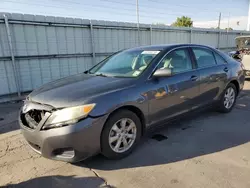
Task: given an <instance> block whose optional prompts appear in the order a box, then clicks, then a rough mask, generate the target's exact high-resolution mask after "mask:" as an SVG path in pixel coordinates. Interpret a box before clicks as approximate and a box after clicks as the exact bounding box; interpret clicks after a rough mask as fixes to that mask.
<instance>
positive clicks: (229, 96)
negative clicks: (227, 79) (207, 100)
mask: <svg viewBox="0 0 250 188" xmlns="http://www.w3.org/2000/svg"><path fill="white" fill-rule="evenodd" d="M234 101H235V91H234V89H233V88H232V87H229V88H227V90H226V93H225V96H224V106H225V108H227V109H230V108H231V107H232V106H233V104H234Z"/></svg>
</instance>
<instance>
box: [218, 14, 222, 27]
mask: <svg viewBox="0 0 250 188" xmlns="http://www.w3.org/2000/svg"><path fill="white" fill-rule="evenodd" d="M220 22H221V12H220V14H219V21H218V29H220Z"/></svg>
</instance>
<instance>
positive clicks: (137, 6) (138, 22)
mask: <svg viewBox="0 0 250 188" xmlns="http://www.w3.org/2000/svg"><path fill="white" fill-rule="evenodd" d="M136 18H137V29H138V44H139V45H140V20H139V18H140V17H139V2H138V0H136Z"/></svg>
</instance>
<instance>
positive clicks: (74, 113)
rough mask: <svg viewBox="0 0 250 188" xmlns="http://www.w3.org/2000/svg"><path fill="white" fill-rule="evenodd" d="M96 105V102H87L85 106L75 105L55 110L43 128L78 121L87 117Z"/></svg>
mask: <svg viewBox="0 0 250 188" xmlns="http://www.w3.org/2000/svg"><path fill="white" fill-rule="evenodd" d="M94 107H95V104H86V105H83V106H75V107H70V108H64V109H62V110H58V111H55V112H53V113H52V114H51V116H50V117H49V118H48V119H47V121H46V122H45V125H44V126H43V129H50V128H55V127H61V126H63V125H67V124H73V123H76V122H78V121H79V119H82V118H85V117H86V116H87V115H88V114H89V113H90V112H91V110H93V108H94Z"/></svg>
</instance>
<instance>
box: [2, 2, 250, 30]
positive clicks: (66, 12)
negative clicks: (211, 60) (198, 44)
mask: <svg viewBox="0 0 250 188" xmlns="http://www.w3.org/2000/svg"><path fill="white" fill-rule="evenodd" d="M138 2H139V21H140V23H148V24H152V23H160V24H167V25H170V24H171V23H173V22H174V21H175V20H176V18H177V17H180V16H188V17H191V19H192V20H193V22H194V24H193V25H194V27H203V28H211V27H214V28H216V27H217V26H218V19H219V14H220V12H221V14H222V17H221V28H226V27H228V25H229V27H231V28H233V29H234V30H245V29H246V27H247V17H248V7H249V6H248V2H249V0H210V1H209V0H138ZM0 3H1V4H0V12H16V13H24V14H36V15H48V16H62V17H74V18H84V19H93V20H109V21H122V22H134V23H135V22H137V19H136V0H0Z"/></svg>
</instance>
